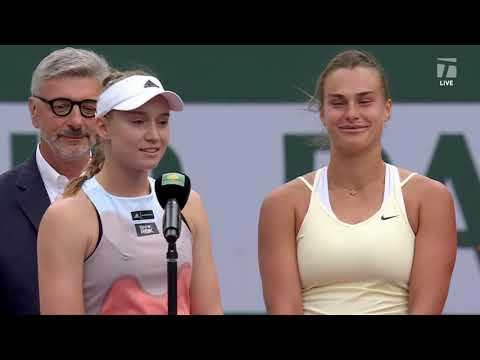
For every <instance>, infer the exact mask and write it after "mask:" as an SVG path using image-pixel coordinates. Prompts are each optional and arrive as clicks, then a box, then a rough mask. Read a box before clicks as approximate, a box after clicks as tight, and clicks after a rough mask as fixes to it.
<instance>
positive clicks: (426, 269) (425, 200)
mask: <svg viewBox="0 0 480 360" xmlns="http://www.w3.org/2000/svg"><path fill="white" fill-rule="evenodd" d="M314 100H315V101H316V102H317V103H318V109H319V111H320V118H321V120H322V122H323V125H324V126H325V128H326V129H327V131H328V134H329V138H330V144H331V157H330V162H329V164H328V167H326V168H324V169H321V170H319V171H315V172H312V173H309V174H306V175H304V176H303V177H301V178H299V179H295V180H293V181H291V182H289V183H287V184H284V185H282V186H280V187H279V188H277V189H275V190H273V191H272V192H271V193H270V194H269V195H268V196H267V197H266V199H265V200H264V202H263V204H262V208H261V211H260V220H259V263H260V272H261V276H262V284H263V293H264V300H265V304H266V308H267V311H268V313H269V314H440V313H442V309H443V306H444V304H445V301H446V298H447V295H448V288H449V284H450V278H451V274H452V271H453V267H454V263H455V256H456V243H457V242H456V224H455V210H454V205H453V200H452V196H451V194H450V192H449V191H448V189H447V188H446V187H445V186H444V185H443V184H441V183H439V182H437V181H434V180H432V179H429V178H427V177H424V176H420V175H416V174H413V173H412V172H410V171H408V170H404V169H397V168H396V167H394V166H392V165H389V164H385V163H384V161H383V160H382V156H381V136H382V131H383V127H384V126H385V124H386V123H387V122H388V121H389V120H390V115H391V111H392V100H391V98H390V94H389V90H388V85H387V81H386V78H385V75H384V72H383V69H382V67H381V65H380V64H379V63H378V62H377V61H376V60H375V59H374V58H373V56H371V55H370V54H368V53H366V52H363V51H357V50H349V51H345V52H343V53H340V54H338V55H337V56H336V57H335V58H334V59H332V61H331V62H330V63H329V64H328V65H327V67H326V69H325V70H324V72H323V73H322V75H321V76H320V79H319V81H318V84H317V89H316V92H315V96H314ZM405 141H406V143H405V144H406V146H408V139H405ZM387 188H389V190H388V193H387ZM322 189H323V191H322Z"/></svg>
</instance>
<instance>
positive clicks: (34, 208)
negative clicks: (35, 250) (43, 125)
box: [16, 153, 50, 232]
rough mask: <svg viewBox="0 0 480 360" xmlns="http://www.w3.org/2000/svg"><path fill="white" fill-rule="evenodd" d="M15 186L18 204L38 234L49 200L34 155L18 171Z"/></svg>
mask: <svg viewBox="0 0 480 360" xmlns="http://www.w3.org/2000/svg"><path fill="white" fill-rule="evenodd" d="M16 185H17V189H16V192H17V193H16V198H17V201H18V204H19V206H20V208H21V209H22V210H23V212H24V213H25V215H26V216H27V218H28V219H29V220H30V222H31V223H32V225H33V226H34V228H35V230H36V231H37V232H38V227H39V225H40V221H41V220H42V216H43V214H44V213H45V211H46V210H47V208H48V207H49V206H50V199H49V197H48V194H47V190H46V189H45V185H44V184H43V180H42V177H41V176H40V172H39V170H38V166H37V162H36V159H35V153H34V154H33V157H32V158H31V159H29V160H27V161H26V162H25V163H24V166H23V167H22V168H21V169H20V170H19V174H18V177H17V184H16Z"/></svg>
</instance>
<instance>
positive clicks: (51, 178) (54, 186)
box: [36, 145, 69, 203]
mask: <svg viewBox="0 0 480 360" xmlns="http://www.w3.org/2000/svg"><path fill="white" fill-rule="evenodd" d="M36 156H37V165H38V170H39V171H40V176H41V177H42V180H43V184H44V185H45V188H46V189H47V193H48V197H49V198H50V202H52V203H53V202H54V201H55V200H57V199H58V198H59V197H61V196H62V194H63V191H64V190H65V187H66V186H67V184H68V182H69V180H68V178H67V177H66V176H63V175H60V174H59V173H58V172H57V171H56V170H55V169H54V168H53V167H52V166H51V165H50V164H49V163H48V162H47V161H46V160H45V159H44V157H43V155H42V153H41V152H40V145H37V154H36Z"/></svg>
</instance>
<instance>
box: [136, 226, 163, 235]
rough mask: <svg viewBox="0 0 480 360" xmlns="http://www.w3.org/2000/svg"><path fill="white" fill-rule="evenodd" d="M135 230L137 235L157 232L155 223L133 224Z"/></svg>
mask: <svg viewBox="0 0 480 360" xmlns="http://www.w3.org/2000/svg"><path fill="white" fill-rule="evenodd" d="M135 230H137V236H138V237H142V236H149V235H155V234H159V232H158V228H157V225H156V224H155V223H145V224H135Z"/></svg>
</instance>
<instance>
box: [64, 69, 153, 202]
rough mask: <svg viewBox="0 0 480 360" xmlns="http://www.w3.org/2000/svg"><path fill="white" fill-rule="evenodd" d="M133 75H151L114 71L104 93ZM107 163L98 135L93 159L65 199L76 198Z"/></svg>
mask: <svg viewBox="0 0 480 360" xmlns="http://www.w3.org/2000/svg"><path fill="white" fill-rule="evenodd" d="M133 75H150V74H149V73H147V72H146V71H144V70H129V71H118V70H113V71H112V72H111V73H110V75H108V76H107V77H106V78H105V80H103V89H102V92H104V91H105V90H106V89H108V88H109V87H110V86H112V85H113V84H115V83H117V82H119V81H120V80H123V79H126V78H128V77H130V76H133ZM109 114H110V113H108V114H106V115H105V116H104V117H107V116H109ZM104 163H105V152H104V150H103V144H102V142H101V139H100V137H99V136H98V135H97V137H96V145H95V146H94V147H93V149H92V158H91V159H90V161H89V163H88V165H87V167H86V168H85V170H84V171H83V173H82V174H80V176H79V177H76V178H74V179H72V180H70V182H69V183H68V185H67V186H66V188H65V191H64V192H63V196H64V197H70V196H74V195H75V194H76V193H77V192H78V191H79V190H80V189H81V188H82V185H83V184H84V183H85V181H87V180H88V179H91V178H92V177H94V176H95V175H96V174H98V173H99V172H100V170H102V168H103V164H104Z"/></svg>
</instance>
